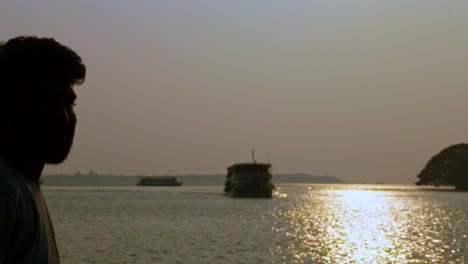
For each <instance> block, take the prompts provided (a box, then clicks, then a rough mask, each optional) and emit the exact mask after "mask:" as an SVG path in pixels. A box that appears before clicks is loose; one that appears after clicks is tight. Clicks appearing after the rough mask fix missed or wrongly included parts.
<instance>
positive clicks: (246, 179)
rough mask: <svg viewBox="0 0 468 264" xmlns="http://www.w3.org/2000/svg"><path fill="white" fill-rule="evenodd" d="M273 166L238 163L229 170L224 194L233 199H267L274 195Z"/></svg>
mask: <svg viewBox="0 0 468 264" xmlns="http://www.w3.org/2000/svg"><path fill="white" fill-rule="evenodd" d="M274 190H275V186H274V184H273V183H272V174H271V164H269V163H257V162H255V160H254V161H253V162H252V163H236V164H233V165H231V166H229V167H228V168H227V175H226V181H225V188H224V193H225V194H226V195H228V196H233V197H266V198H270V197H272V195H273V192H274Z"/></svg>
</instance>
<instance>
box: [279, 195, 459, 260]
mask: <svg viewBox="0 0 468 264" xmlns="http://www.w3.org/2000/svg"><path fill="white" fill-rule="evenodd" d="M408 195H409V196H408ZM445 207H447V208H448V209H450V207H449V206H446V205H443V204H439V205H438V206H433V205H432V204H430V203H428V201H427V200H424V201H423V200H420V199H417V198H416V197H411V194H408V193H403V192H398V191H396V192H394V191H376V190H362V189H347V190H333V189H329V190H323V191H317V190H311V191H309V193H308V194H307V195H304V196H302V197H300V199H299V200H298V201H296V202H294V206H291V208H290V209H289V210H287V211H284V212H282V211H279V212H277V213H278V217H279V218H284V219H285V220H286V221H287V222H289V226H290V227H289V228H287V227H286V228H284V229H283V230H280V232H285V233H286V235H287V236H288V237H289V238H290V239H291V240H290V241H289V242H288V243H290V244H289V245H288V246H287V249H286V252H285V254H286V255H288V256H287V258H294V260H295V261H294V262H295V263H441V262H443V261H446V260H447V259H450V258H451V259H452V260H453V261H451V262H447V263H462V262H460V261H463V257H462V258H457V254H460V252H461V251H463V250H466V249H464V248H466V246H467V244H466V240H465V241H461V242H460V241H453V240H452V239H451V236H452V235H453V233H452V232H454V230H453V229H448V230H447V226H448V227H450V224H448V223H449V222H450V221H452V222H453V217H454V214H456V213H457V212H456V211H455V212H453V211H450V210H447V211H445V209H444V208H445ZM450 219H451V220H450ZM449 220H450V221H449ZM464 222H465V220H464V219H461V220H460V221H459V224H460V227H462V228H464V227H463V224H464ZM447 241H448V242H449V243H447ZM452 251H453V252H452ZM460 255H461V256H462V255H463V254H460ZM447 257H449V258H447Z"/></svg>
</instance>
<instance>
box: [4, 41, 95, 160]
mask: <svg viewBox="0 0 468 264" xmlns="http://www.w3.org/2000/svg"><path fill="white" fill-rule="evenodd" d="M85 75H86V67H85V65H84V64H83V63H82V61H81V58H80V57H79V56H78V55H77V54H76V53H75V52H74V51H73V50H71V49H70V48H68V47H66V46H63V45H61V44H60V43H58V42H57V41H55V40H54V39H50V38H37V37H18V38H14V39H11V40H9V41H8V42H6V43H1V44H0V122H1V124H2V126H1V128H0V129H1V130H0V154H1V155H3V156H4V157H5V158H8V159H13V160H15V161H18V162H43V163H48V164H58V163H61V162H62V161H64V160H65V159H66V157H67V156H68V153H69V151H70V149H71V145H72V142H73V137H74V132H75V125H76V116H75V113H74V111H73V106H74V101H75V99H76V95H75V92H74V90H73V87H74V85H79V84H82V83H83V82H84V79H85Z"/></svg>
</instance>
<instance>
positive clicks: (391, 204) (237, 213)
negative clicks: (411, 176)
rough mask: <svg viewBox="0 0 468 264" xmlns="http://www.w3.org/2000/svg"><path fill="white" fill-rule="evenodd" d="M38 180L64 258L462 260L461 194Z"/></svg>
mask: <svg viewBox="0 0 468 264" xmlns="http://www.w3.org/2000/svg"><path fill="white" fill-rule="evenodd" d="M221 190H222V187H189V186H187V187H175V188H164V187H119V188H110V187H109V188H84V187H83V188H65V187H64V188H59V187H55V188H52V187H49V188H45V190H44V193H45V196H46V199H47V202H48V204H49V210H50V213H51V215H52V218H53V220H54V225H55V231H56V236H57V242H58V246H59V250H60V254H61V259H62V262H63V263H468V193H460V192H451V191H428V190H418V189H413V188H410V187H402V186H368V185H288V186H282V188H280V193H279V194H278V195H277V196H275V197H274V198H273V199H244V198H242V199H236V198H229V197H224V196H222V195H221Z"/></svg>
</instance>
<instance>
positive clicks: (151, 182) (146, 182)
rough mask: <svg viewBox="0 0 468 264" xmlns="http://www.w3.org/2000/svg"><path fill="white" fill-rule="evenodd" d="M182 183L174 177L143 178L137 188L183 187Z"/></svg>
mask: <svg viewBox="0 0 468 264" xmlns="http://www.w3.org/2000/svg"><path fill="white" fill-rule="evenodd" d="M181 185H182V182H181V181H179V179H177V177H174V176H152V177H142V178H141V179H140V180H139V181H138V183H137V186H181Z"/></svg>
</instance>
